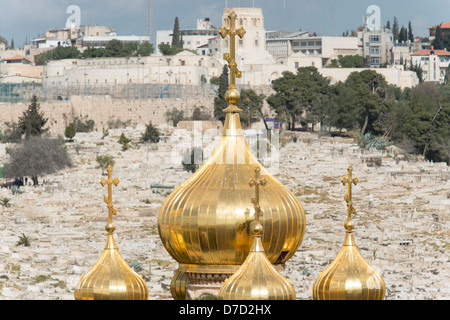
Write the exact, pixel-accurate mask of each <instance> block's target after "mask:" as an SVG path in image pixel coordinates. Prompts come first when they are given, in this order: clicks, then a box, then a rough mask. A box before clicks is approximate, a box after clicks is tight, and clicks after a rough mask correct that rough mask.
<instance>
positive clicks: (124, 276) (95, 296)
mask: <svg viewBox="0 0 450 320" xmlns="http://www.w3.org/2000/svg"><path fill="white" fill-rule="evenodd" d="M112 171H113V169H112V167H111V166H109V167H108V180H105V179H104V178H103V179H102V181H101V185H102V186H105V185H108V197H105V198H104V200H105V203H106V204H107V206H108V224H107V225H106V231H107V232H108V237H107V240H106V246H105V249H104V251H103V254H102V255H101V257H100V259H99V260H98V261H97V263H96V264H95V265H94V266H93V267H92V268H91V269H90V270H89V271H88V272H87V273H85V274H84V275H82V276H81V277H80V281H79V282H78V284H77V285H76V287H75V290H74V296H75V300H148V287H147V284H146V283H145V281H144V280H143V279H142V277H141V276H140V275H139V274H137V273H136V272H134V271H133V269H131V268H130V266H129V265H128V264H127V263H126V262H125V260H124V259H123V258H122V256H121V255H120V253H119V250H118V248H117V245H116V243H115V241H114V236H113V233H114V230H115V227H114V226H113V225H112V217H113V215H116V214H117V211H116V210H115V209H114V206H113V204H112V185H113V184H114V185H116V186H117V185H118V184H119V179H117V178H115V179H112Z"/></svg>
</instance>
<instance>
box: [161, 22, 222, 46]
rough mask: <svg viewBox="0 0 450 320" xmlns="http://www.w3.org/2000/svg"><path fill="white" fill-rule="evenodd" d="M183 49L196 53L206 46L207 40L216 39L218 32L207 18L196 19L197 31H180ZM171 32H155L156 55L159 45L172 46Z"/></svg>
mask: <svg viewBox="0 0 450 320" xmlns="http://www.w3.org/2000/svg"><path fill="white" fill-rule="evenodd" d="M180 34H181V40H182V41H183V48H184V49H189V50H194V51H197V50H198V48H200V47H204V46H205V45H207V44H208V41H209V39H211V38H214V37H217V35H218V34H219V30H217V29H216V28H214V27H213V26H212V25H211V21H210V19H209V18H204V19H198V20H197V29H180ZM172 38H173V30H158V31H157V32H156V48H155V49H156V53H157V54H159V45H160V44H168V45H171V44H172Z"/></svg>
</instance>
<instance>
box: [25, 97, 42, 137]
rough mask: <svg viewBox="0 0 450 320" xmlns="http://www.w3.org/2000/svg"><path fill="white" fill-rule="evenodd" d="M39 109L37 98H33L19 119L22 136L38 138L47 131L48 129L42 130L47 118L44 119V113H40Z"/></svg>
mask: <svg viewBox="0 0 450 320" xmlns="http://www.w3.org/2000/svg"><path fill="white" fill-rule="evenodd" d="M40 108H41V106H40V104H39V103H38V102H37V97H36V96H33V97H32V98H31V104H30V105H29V106H28V109H27V110H26V111H24V112H23V114H22V117H20V118H19V129H20V131H21V132H22V134H25V137H26V138H29V137H31V136H40V135H42V134H44V133H46V132H47V131H48V128H47V129H44V127H45V125H46V124H47V121H48V118H45V117H44V113H43V112H41V111H40Z"/></svg>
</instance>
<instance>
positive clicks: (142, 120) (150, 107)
mask: <svg viewBox="0 0 450 320" xmlns="http://www.w3.org/2000/svg"><path fill="white" fill-rule="evenodd" d="M40 104H41V110H42V111H43V112H44V114H45V116H46V117H47V118H49V121H48V125H49V126H50V127H49V128H50V134H51V135H58V134H61V135H64V130H65V128H66V126H67V125H68V124H69V123H71V122H72V121H73V119H74V118H76V117H78V118H79V119H82V120H87V119H91V120H94V122H95V130H96V131H99V132H101V131H102V130H103V129H106V128H108V122H109V121H116V120H120V121H122V122H127V121H129V122H130V123H129V125H131V126H135V125H137V124H148V123H149V121H152V123H153V124H158V125H159V124H166V123H167V120H166V117H165V114H166V112H167V111H169V110H172V109H173V108H175V109H178V110H182V111H184V115H185V117H187V118H189V117H192V113H193V111H194V110H195V108H197V107H199V108H200V109H202V111H203V113H205V114H211V116H212V115H213V109H214V98H213V97H204V98H187V99H142V100H125V99H120V100H119V99H111V98H110V97H108V96H101V97H86V98H84V99H83V98H81V97H77V96H72V98H71V100H70V101H47V102H41V103H40ZM27 108H28V103H3V104H0V129H2V128H1V127H3V125H4V123H5V122H18V120H19V117H20V116H21V115H22V113H23V112H24V111H25V110H26V109H27Z"/></svg>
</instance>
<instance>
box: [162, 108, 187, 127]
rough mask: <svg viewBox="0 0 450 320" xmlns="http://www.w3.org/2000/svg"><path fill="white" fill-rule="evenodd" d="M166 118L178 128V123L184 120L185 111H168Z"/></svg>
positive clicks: (174, 109)
mask: <svg viewBox="0 0 450 320" xmlns="http://www.w3.org/2000/svg"><path fill="white" fill-rule="evenodd" d="M165 116H166V119H167V120H168V121H172V125H173V126H174V127H176V126H177V125H178V122H180V121H182V120H183V119H184V111H182V110H178V109H176V108H173V109H172V111H167V112H166V114H165Z"/></svg>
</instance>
